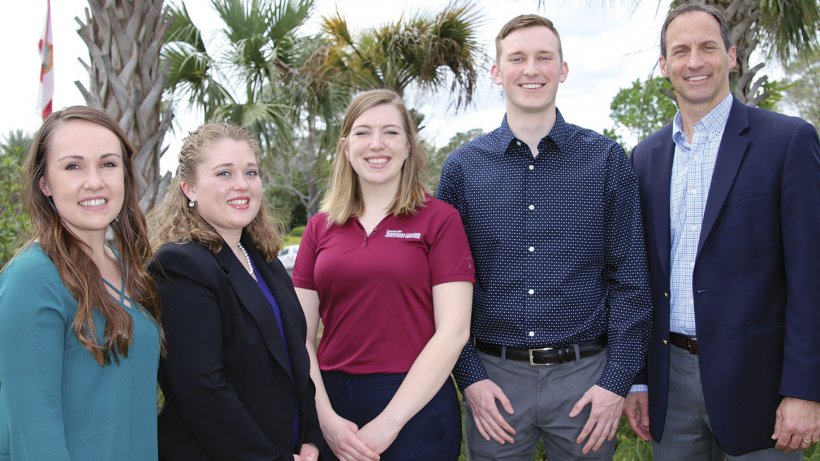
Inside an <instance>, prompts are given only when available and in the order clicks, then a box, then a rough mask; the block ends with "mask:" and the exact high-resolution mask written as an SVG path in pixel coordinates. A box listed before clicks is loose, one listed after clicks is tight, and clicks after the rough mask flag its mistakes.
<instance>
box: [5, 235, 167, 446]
mask: <svg viewBox="0 0 820 461" xmlns="http://www.w3.org/2000/svg"><path fill="white" fill-rule="evenodd" d="M115 289H116V288H115ZM123 298H124V296H122V295H121V296H120V299H118V301H119V302H120V304H121V305H122V307H123V308H124V309H125V310H126V312H128V313H129V314H130V315H131V317H132V319H133V325H134V333H133V338H132V342H131V345H130V347H129V349H128V357H120V359H119V364H116V363H113V362H112V363H111V364H110V365H106V366H104V367H101V366H100V365H98V364H97V362H96V361H95V360H94V357H92V355H91V353H89V352H88V350H87V349H86V348H84V347H83V346H82V345H81V344H80V343H79V342H78V340H77V336H76V335H75V333H74V328H73V327H72V322H73V321H74V317H75V315H76V311H77V301H76V300H75V299H74V298H73V297H72V296H71V294H70V293H69V292H68V290H67V289H66V288H65V286H64V285H63V283H62V281H61V280H60V276H59V274H58V273H57V268H56V267H55V266H54V264H53V263H52V261H51V260H50V259H49V258H48V256H46V255H45V254H44V253H43V251H42V249H41V248H40V246H39V245H36V244H34V245H31V246H30V247H28V248H27V249H25V250H23V251H22V252H21V253H20V254H18V255H17V256H16V257H15V258H14V259H13V260H12V261H11V262H9V264H8V265H7V266H6V267H5V268H4V269H3V271H2V272H0V461H10V460H13V461H28V460H32V461H43V460H48V461H66V460H74V461H79V460H82V461H97V460H99V461H110V460H118V461H120V460H134V461H137V460H139V461H144V460H156V459H157V457H158V454H157V368H158V365H159V350H160V339H159V330H158V328H157V325H156V323H155V322H154V321H153V320H152V318H151V317H150V316H149V315H148V314H147V313H146V312H145V311H144V310H143V309H142V308H141V307H139V306H137V305H135V306H133V307H131V305H130V303H126V304H123ZM95 324H96V328H97V332H98V335H100V336H101V335H102V332H103V331H104V328H105V322H104V321H103V319H102V318H101V317H99V315H98V314H95Z"/></svg>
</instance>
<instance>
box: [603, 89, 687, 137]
mask: <svg viewBox="0 0 820 461" xmlns="http://www.w3.org/2000/svg"><path fill="white" fill-rule="evenodd" d="M673 97H674V91H673V90H672V84H671V83H669V80H667V79H665V78H663V77H653V78H650V79H648V80H645V81H643V82H642V81H640V80H639V79H636V80H635V81H634V82H632V86H630V87H629V88H622V89H621V90H620V91H618V93H617V94H616V95H615V98H613V99H612V103H611V104H610V105H609V108H610V110H611V112H610V114H609V116H610V118H612V120H614V121H615V131H610V132H609V133H608V135H609V136H610V137H612V136H613V135H614V136H615V137H614V138H613V139H615V140H616V141H619V142H620V143H621V144H622V145H623V144H624V142H623V137H622V135H621V133H619V130H620V131H625V132H626V133H627V134H628V135H630V136H631V137H632V138H634V139H636V140H637V141H640V140H642V139H643V138H645V137H647V136H649V135H650V134H652V133H654V132H656V131H658V130H660V129H661V128H663V126H664V125H666V124H668V123H670V122H671V121H672V117H674V116H675V112H677V110H678V108H677V105H675V101H674V100H673Z"/></svg>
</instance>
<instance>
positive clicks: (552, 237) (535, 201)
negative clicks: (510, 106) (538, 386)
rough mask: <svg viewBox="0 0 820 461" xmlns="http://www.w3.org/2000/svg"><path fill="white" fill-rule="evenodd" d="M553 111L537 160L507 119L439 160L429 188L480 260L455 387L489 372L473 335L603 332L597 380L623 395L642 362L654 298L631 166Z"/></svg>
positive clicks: (521, 338) (585, 338) (569, 338)
mask: <svg viewBox="0 0 820 461" xmlns="http://www.w3.org/2000/svg"><path fill="white" fill-rule="evenodd" d="M556 112H557V117H556V121H555V125H554V126H553V128H552V130H551V132H550V133H549V134H548V135H547V136H546V137H544V138H543V139H541V141H540V142H539V144H538V156H536V157H533V156H532V154H531V152H530V149H529V147H528V146H527V144H526V143H524V142H523V141H521V140H518V139H516V138H515V136H514V135H513V133H512V131H511V130H510V127H509V125H508V124H507V119H506V117H505V118H504V120H503V122H502V124H501V127H500V128H498V129H496V130H494V131H492V132H490V133H488V134H485V135H483V136H481V137H479V138H477V139H474V140H473V141H471V142H470V143H468V144H466V145H464V146H462V147H461V148H459V149H458V150H456V151H455V152H453V153H452V154H451V155H450V156H449V157H448V158H447V160H446V162H445V164H444V168H443V170H442V173H441V182H440V183H439V188H438V191H437V193H436V196H437V197H438V198H440V199H442V200H444V201H446V202H449V203H451V204H452V205H453V206H455V207H456V208H457V209H458V211H459V212H460V213H461V217H462V219H463V221H464V226H465V228H466V231H467V237H468V239H469V242H470V248H471V249H472V252H473V259H474V260H475V268H476V285H475V290H474V294H473V318H472V328H471V338H470V341H469V342H468V344H467V346H466V347H465V348H464V351H463V352H462V354H461V357H459V360H458V362H457V363H456V367H455V369H454V371H453V374H454V376H455V378H456V382H457V383H458V385H459V387H460V388H461V389H464V388H466V387H467V386H469V385H470V384H472V383H474V382H476V381H479V380H482V379H486V378H487V372H486V370H485V369H484V366H483V364H482V363H481V360H480V359H479V357H478V354H477V352H476V349H475V347H474V344H473V340H474V339H475V340H479V341H483V342H488V343H493V344H498V345H504V346H507V347H514V348H523V349H529V348H541V347H563V346H569V345H572V344H578V343H585V342H589V341H594V340H596V339H599V338H606V344H607V361H606V366H605V368H604V371H603V374H602V376H601V377H600V379H599V380H598V382H597V384H598V385H599V386H601V387H603V388H605V389H608V390H610V391H612V392H615V393H617V394H619V395H622V396H623V395H626V393H627V392H628V391H629V387H630V385H631V384H632V381H633V379H634V378H635V376H636V375H637V374H638V372H639V371H640V370H641V368H642V367H643V363H644V358H645V354H646V348H647V342H648V340H649V321H650V316H651V305H650V297H649V281H648V276H647V267H646V249H645V246H644V239H643V228H642V223H641V214H640V213H641V210H640V203H639V200H640V199H639V196H638V184H637V181H636V179H635V175H634V173H633V171H632V167H631V166H630V164H629V160H628V159H627V156H626V154H625V153H624V150H623V149H622V148H621V147H620V146H619V145H618V144H617V143H615V142H614V141H612V140H610V139H609V138H606V137H604V136H602V135H600V134H598V133H595V132H594V131H591V130H587V129H583V128H580V127H578V126H575V125H571V124H568V123H566V122H565V121H564V119H563V117H562V116H561V113H560V112H558V111H557V110H556Z"/></svg>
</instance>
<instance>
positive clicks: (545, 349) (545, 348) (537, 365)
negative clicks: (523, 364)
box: [527, 347, 555, 367]
mask: <svg viewBox="0 0 820 461" xmlns="http://www.w3.org/2000/svg"><path fill="white" fill-rule="evenodd" d="M552 350H555V348H554V347H542V348H541V349H527V353H529V355H530V365H532V366H534V367H548V366H550V365H555V364H554V363H535V362H533V361H532V353H533V352H542V351H543V352H546V351H552Z"/></svg>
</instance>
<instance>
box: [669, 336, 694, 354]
mask: <svg viewBox="0 0 820 461" xmlns="http://www.w3.org/2000/svg"><path fill="white" fill-rule="evenodd" d="M669 342H670V343H671V344H672V345H675V346H678V347H680V348H681V349H686V350H687V351H689V353H690V354H697V353H698V340H697V339H695V338H690V337H688V336H686V335H682V334H680V333H673V332H669Z"/></svg>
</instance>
